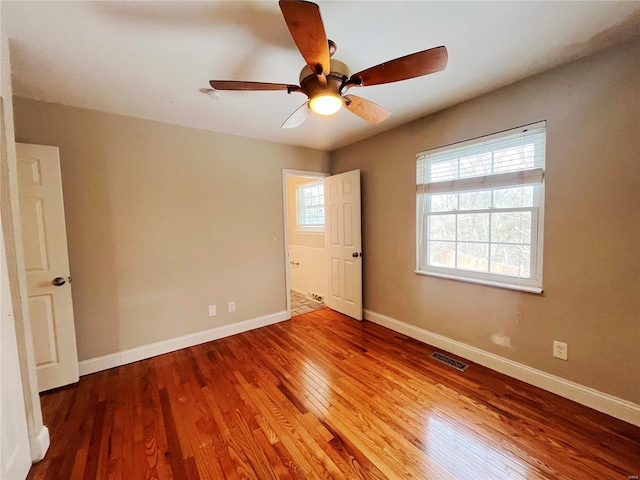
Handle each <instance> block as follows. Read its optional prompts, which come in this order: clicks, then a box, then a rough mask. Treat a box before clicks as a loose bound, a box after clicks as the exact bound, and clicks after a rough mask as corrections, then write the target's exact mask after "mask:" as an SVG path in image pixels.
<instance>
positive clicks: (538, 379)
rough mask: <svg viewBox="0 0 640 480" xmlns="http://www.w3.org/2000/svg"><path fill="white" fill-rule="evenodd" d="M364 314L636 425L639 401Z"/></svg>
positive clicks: (412, 336)
mask: <svg viewBox="0 0 640 480" xmlns="http://www.w3.org/2000/svg"><path fill="white" fill-rule="evenodd" d="M364 318H365V319H366V320H369V321H371V322H373V323H377V324H378V325H382V326H383V327H386V328H388V329H390V330H393V331H394V332H398V333H402V334H404V335H407V336H408V337H411V338H414V339H416V340H419V341H421V342H424V343H427V344H429V345H431V346H434V347H437V348H440V349H443V350H446V351H447V352H450V353H453V354H454V355H458V356H460V357H462V358H465V359H468V360H470V361H472V362H475V363H478V364H480V365H483V366H485V367H487V368H491V369H492V370H495V371H497V372H500V373H503V374H505V375H508V376H510V377H513V378H516V379H518V380H521V381H523V382H525V383H528V384H530V385H534V386H536V387H538V388H541V389H543V390H546V391H548V392H552V393H555V394H556V395H560V396H561V397H564V398H568V399H569V400H573V401H574V402H577V403H580V404H582V405H585V406H587V407H590V408H593V409H594V410H598V411H599V412H602V413H606V414H607V415H611V416H612V417H615V418H618V419H620V420H623V421H625V422H628V423H631V424H632V425H636V426H639V427H640V405H638V404H635V403H633V402H629V401H628V400H623V399H621V398H618V397H614V396H613V395H609V394H607V393H603V392H600V391H599V390H596V389H593V388H590V387H585V386H584V385H580V384H578V383H575V382H572V381H570V380H566V379H564V378H561V377H557V376H555V375H551V374H549V373H546V372H543V371H541V370H538V369H535V368H532V367H529V366H527V365H523V364H521V363H517V362H514V361H513V360H509V359H507V358H503V357H500V356H498V355H495V354H493V353H489V352H486V351H484V350H480V349H479V348H476V347H472V346H470V345H467V344H465V343H462V342H458V341H456V340H451V339H450V338H447V337H444V336H442V335H439V334H437V333H433V332H429V331H428V330H424V329H422V328H419V327H416V326H414V325H410V324H408V323H405V322H401V321H399V320H396V319H394V318H391V317H387V316H386V315H382V314H380V313H376V312H372V311H371V310H364Z"/></svg>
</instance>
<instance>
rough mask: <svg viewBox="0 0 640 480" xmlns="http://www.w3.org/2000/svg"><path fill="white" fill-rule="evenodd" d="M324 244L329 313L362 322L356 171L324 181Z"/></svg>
mask: <svg viewBox="0 0 640 480" xmlns="http://www.w3.org/2000/svg"><path fill="white" fill-rule="evenodd" d="M324 192H325V193H324V195H325V199H324V202H325V212H326V213H327V214H326V217H325V222H326V224H325V244H326V251H327V264H328V266H329V279H328V280H329V288H328V289H327V292H329V293H328V294H327V297H326V299H325V302H326V304H327V306H328V307H329V308H331V309H333V310H337V311H339V312H341V313H344V314H345V315H349V316H350V317H353V318H355V319H357V320H362V240H361V239H362V237H361V230H360V229H361V221H360V215H361V203H360V170H354V171H351V172H347V173H342V174H340V175H334V176H332V177H327V178H325V179H324Z"/></svg>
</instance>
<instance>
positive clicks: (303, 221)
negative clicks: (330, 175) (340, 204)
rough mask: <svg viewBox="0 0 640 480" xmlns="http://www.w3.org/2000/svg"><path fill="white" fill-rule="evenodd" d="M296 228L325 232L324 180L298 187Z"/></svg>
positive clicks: (302, 230)
mask: <svg viewBox="0 0 640 480" xmlns="http://www.w3.org/2000/svg"><path fill="white" fill-rule="evenodd" d="M296 230H297V231H299V232H324V184H323V183H322V181H320V182H312V183H306V184H304V185H298V186H297V187H296Z"/></svg>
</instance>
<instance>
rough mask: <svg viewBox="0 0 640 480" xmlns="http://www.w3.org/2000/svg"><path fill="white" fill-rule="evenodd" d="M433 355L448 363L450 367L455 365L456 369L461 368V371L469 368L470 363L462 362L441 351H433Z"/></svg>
mask: <svg viewBox="0 0 640 480" xmlns="http://www.w3.org/2000/svg"><path fill="white" fill-rule="evenodd" d="M431 356H432V357H433V358H435V359H436V360H438V361H439V362H442V363H446V364H447V365H449V366H450V367H453V368H455V369H456V370H460V371H461V372H464V371H465V370H466V369H467V368H469V365H467V364H466V363H462V362H459V361H458V360H455V359H453V358H451V357H447V356H446V355H444V354H443V353H440V352H433V353H432V354H431Z"/></svg>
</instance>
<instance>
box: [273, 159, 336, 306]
mask: <svg viewBox="0 0 640 480" xmlns="http://www.w3.org/2000/svg"><path fill="white" fill-rule="evenodd" d="M330 176H331V174H330V173H327V172H309V171H306V170H291V169H288V168H283V169H282V211H283V213H284V236H283V238H284V278H285V280H284V286H285V298H286V300H287V318H291V279H290V276H289V211H288V206H289V196H288V195H287V177H303V178H317V179H319V180H321V179H323V178H327V177H330Z"/></svg>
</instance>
